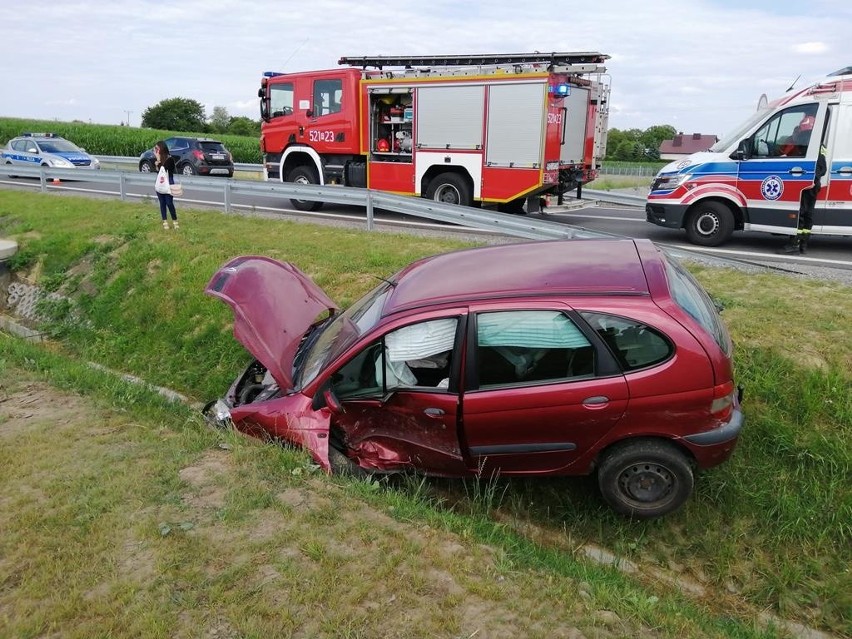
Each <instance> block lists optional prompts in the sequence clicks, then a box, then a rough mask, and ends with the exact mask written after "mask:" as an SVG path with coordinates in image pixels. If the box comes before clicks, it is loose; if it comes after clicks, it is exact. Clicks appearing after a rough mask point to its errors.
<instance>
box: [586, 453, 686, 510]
mask: <svg viewBox="0 0 852 639" xmlns="http://www.w3.org/2000/svg"><path fill="white" fill-rule="evenodd" d="M693 484H694V478H693V473H692V466H691V465H690V463H689V460H688V459H687V457H686V455H685V454H684V453H683V452H681V451H680V450H679V449H678V448H676V447H675V446H674V445H673V444H670V443H668V442H665V441H655V440H637V441H627V442H624V443H621V444H617V445H616V446H614V447H613V448H612V449H611V450H610V451H608V452H607V453H606V454H605V456H604V458H603V461H602V462H601V464H600V467H599V468H598V486H599V487H600V491H601V495H603V498H604V500H605V501H606V502H607V503H608V504H609V505H610V506H611V507H612V509H613V510H615V511H616V512H618V513H620V514H622V515H627V516H628V517H635V518H637V519H651V518H653V517H661V516H662V515H667V514H668V513H670V512H673V511H675V510H677V509H678V508H680V507H681V506H682V505H683V504H684V502H685V501H686V500H687V499H688V498H689V496H690V495H691V494H692V487H693Z"/></svg>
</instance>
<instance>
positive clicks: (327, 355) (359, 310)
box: [295, 282, 391, 388]
mask: <svg viewBox="0 0 852 639" xmlns="http://www.w3.org/2000/svg"><path fill="white" fill-rule="evenodd" d="M390 290H391V285H390V284H388V283H387V282H382V284H381V285H379V286H377V287H376V288H374V289H373V290H372V291H370V292H369V293H368V294H367V295H365V296H364V297H362V298H361V299H360V300H358V301H357V302H355V304H353V305H352V306H350V307H349V308H348V309H346V311H345V312H343V313H341V314H340V315H338V316H337V318H335V319H334V320H333V321H332V322H331V323H329V324H328V325H327V326H325V328H324V330H323V331H322V333H321V334H320V335H319V336H318V338H317V339H316V341H315V342H314V343H313V344H312V345H310V346H309V350H308V353H307V356H306V357H305V364H304V366H302V367H301V369H300V370H297V371H296V380H295V381H296V384H295V385H296V387H297V388H302V387H304V386H305V384H308V383H310V382H311V381H312V380H313V379H314V378H315V377H316V376H317V375H318V374H319V372H320V371H321V370H322V369H323V368H325V365H326V364H327V363H328V362H330V361H332V360H333V359H335V358H336V357H337V356H338V355H340V354H341V353H342V352H343V351H345V350H346V349H347V348H349V346H350V345H351V344H352V343H353V342H354V341H355V340H356V339H358V337H360V336H361V335H363V334H364V333H366V332H367V331H369V330H371V329H372V328H373V327H374V326H375V325H376V324H378V322H379V319H380V318H381V316H382V308H384V305H385V299H386V298H387V295H388V293H389V292H390Z"/></svg>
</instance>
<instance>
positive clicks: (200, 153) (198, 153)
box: [192, 149, 204, 160]
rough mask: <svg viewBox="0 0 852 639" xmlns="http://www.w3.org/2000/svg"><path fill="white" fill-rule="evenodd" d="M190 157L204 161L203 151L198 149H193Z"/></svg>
mask: <svg viewBox="0 0 852 639" xmlns="http://www.w3.org/2000/svg"><path fill="white" fill-rule="evenodd" d="M192 155H194V156H195V159H196V160H203V159H204V151H199V150H198V149H195V150H194V151H193V152H192Z"/></svg>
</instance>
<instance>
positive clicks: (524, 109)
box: [258, 52, 609, 213]
mask: <svg viewBox="0 0 852 639" xmlns="http://www.w3.org/2000/svg"><path fill="white" fill-rule="evenodd" d="M607 58H608V56H605V55H602V54H600V53H594V52H591V53H552V54H510V55H502V56H499V55H498V56H490V55H480V56H457V57H452V56H442V57H407V58H399V57H384V56H381V57H364V58H341V59H340V61H339V62H340V64H341V65H348V66H346V67H344V68H340V69H332V70H326V71H312V72H299V73H267V74H265V75H264V77H263V78H262V80H261V88H260V91H259V92H258V95H259V97H260V113H261V119H262V127H261V151H262V153H263V161H264V172H265V175H266V178H267V179H269V180H277V181H282V182H296V183H303V184H339V185H343V186H355V187H367V188H371V189H379V190H383V191H389V192H394V193H399V194H409V195H416V196H423V197H427V198H430V199H434V200H436V201H440V202H449V203H454V204H461V205H471V204H473V203H475V202H478V203H487V204H495V205H498V206H499V207H500V208H501V209H502V210H506V211H508V212H513V213H520V212H523V207H524V205H525V204H526V205H527V207H528V211H529V210H537V205H538V202H539V198H540V197H541V195H543V194H554V195H557V196H559V197H561V196H562V195H563V194H564V193H566V192H568V191H570V190H572V189H579V188H580V187H581V186H582V184H584V183H586V182H589V181H591V180H592V179H594V178H595V176H596V174H597V168H598V165H599V162H600V160H601V159H602V158H603V155H604V152H605V149H606V130H607V116H608V98H609V84H608V76H605V70H606V69H605V68H604V66H603V62H604V61H605V60H606V59H607ZM293 204H294V206H296V207H297V208H299V209H302V210H316V209H318V208H319V207H320V206H321V203H320V202H309V201H302V200H293Z"/></svg>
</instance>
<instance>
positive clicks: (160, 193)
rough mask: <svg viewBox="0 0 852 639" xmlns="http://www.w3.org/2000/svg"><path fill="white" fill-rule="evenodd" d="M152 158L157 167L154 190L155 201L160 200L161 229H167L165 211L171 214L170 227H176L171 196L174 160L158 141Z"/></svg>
mask: <svg viewBox="0 0 852 639" xmlns="http://www.w3.org/2000/svg"><path fill="white" fill-rule="evenodd" d="M154 157H155V158H156V166H157V169H158V171H157V182H156V184H155V186H154V189H155V190H156V191H157V199H158V200H160V217H162V218H163V228H164V229H167V228H169V222H168V219H167V218H166V209H167V208H168V210H169V213H171V214H172V227H173V228H175V229H178V228H180V227H179V226H178V220H177V211H176V210H175V199H174V197H173V196H172V190H171V185H172V184H174V183H175V159H174V158H173V157H172V156H171V155H169V147H167V146H166V143H165V142H163V141H162V140H160V141H159V142H157V143H156V144H155V145H154Z"/></svg>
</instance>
